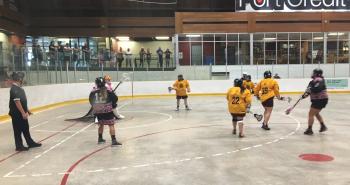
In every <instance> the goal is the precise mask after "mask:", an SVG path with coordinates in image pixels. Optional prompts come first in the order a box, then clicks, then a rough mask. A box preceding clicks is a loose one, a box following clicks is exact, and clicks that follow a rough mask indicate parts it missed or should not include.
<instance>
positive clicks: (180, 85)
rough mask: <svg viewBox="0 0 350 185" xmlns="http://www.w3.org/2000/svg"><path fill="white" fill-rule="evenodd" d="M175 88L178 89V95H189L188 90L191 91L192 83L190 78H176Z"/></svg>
mask: <svg viewBox="0 0 350 185" xmlns="http://www.w3.org/2000/svg"><path fill="white" fill-rule="evenodd" d="M173 88H174V90H175V91H176V96H187V91H188V92H189V91H190V83H189V82H188V80H182V81H179V80H176V81H175V83H174V84H173Z"/></svg>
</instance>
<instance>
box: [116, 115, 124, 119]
mask: <svg viewBox="0 0 350 185" xmlns="http://www.w3.org/2000/svg"><path fill="white" fill-rule="evenodd" d="M117 117H118V118H119V119H124V118H125V116H123V115H121V114H118V115H117Z"/></svg>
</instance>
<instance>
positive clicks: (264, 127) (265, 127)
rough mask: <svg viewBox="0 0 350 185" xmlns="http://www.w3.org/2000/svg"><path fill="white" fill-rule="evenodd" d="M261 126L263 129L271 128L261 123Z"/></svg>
mask: <svg viewBox="0 0 350 185" xmlns="http://www.w3.org/2000/svg"><path fill="white" fill-rule="evenodd" d="M261 128H262V129H264V130H271V129H270V128H269V126H268V125H262V126H261Z"/></svg>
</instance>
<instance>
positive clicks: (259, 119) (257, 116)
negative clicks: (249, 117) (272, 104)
mask: <svg viewBox="0 0 350 185" xmlns="http://www.w3.org/2000/svg"><path fill="white" fill-rule="evenodd" d="M254 117H255V118H256V120H258V121H261V120H262V119H263V118H264V116H263V115H261V114H254Z"/></svg>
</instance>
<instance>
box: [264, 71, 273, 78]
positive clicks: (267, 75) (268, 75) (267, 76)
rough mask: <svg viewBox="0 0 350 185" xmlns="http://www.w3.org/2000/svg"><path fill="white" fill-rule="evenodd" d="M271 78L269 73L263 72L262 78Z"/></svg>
mask: <svg viewBox="0 0 350 185" xmlns="http://www.w3.org/2000/svg"><path fill="white" fill-rule="evenodd" d="M271 77H272V73H271V71H265V73H264V78H271Z"/></svg>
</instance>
